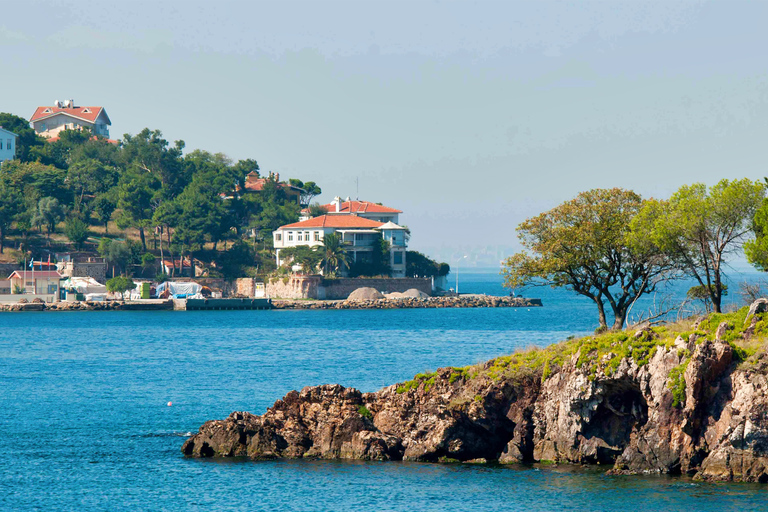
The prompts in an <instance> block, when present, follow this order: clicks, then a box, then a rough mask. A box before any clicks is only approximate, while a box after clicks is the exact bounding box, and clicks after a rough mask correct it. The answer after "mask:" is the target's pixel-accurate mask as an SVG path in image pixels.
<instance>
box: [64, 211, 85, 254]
mask: <svg viewBox="0 0 768 512" xmlns="http://www.w3.org/2000/svg"><path fill="white" fill-rule="evenodd" d="M64 234H65V235H67V238H69V241H70V242H72V245H74V246H75V249H77V250H80V249H82V248H83V245H84V244H85V241H86V240H88V225H87V224H86V223H85V222H83V221H82V220H80V219H78V218H77V217H74V218H71V219H69V220H68V221H67V224H66V225H65V226H64Z"/></svg>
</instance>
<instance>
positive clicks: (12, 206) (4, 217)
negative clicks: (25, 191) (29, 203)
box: [0, 177, 24, 254]
mask: <svg viewBox="0 0 768 512" xmlns="http://www.w3.org/2000/svg"><path fill="white" fill-rule="evenodd" d="M1 178H2V177H0V254H3V246H4V244H5V233H6V231H7V230H8V228H9V227H10V226H11V223H12V222H13V221H14V220H16V216H17V215H18V214H19V213H20V212H21V211H22V207H23V204H24V203H23V201H22V198H21V195H20V194H19V192H18V190H17V189H16V188H15V187H13V186H12V185H11V184H10V183H7V182H6V180H4V179H1Z"/></svg>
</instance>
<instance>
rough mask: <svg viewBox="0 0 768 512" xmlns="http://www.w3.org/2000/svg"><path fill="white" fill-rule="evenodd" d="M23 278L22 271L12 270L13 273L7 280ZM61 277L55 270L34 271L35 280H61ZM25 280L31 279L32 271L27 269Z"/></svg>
mask: <svg viewBox="0 0 768 512" xmlns="http://www.w3.org/2000/svg"><path fill="white" fill-rule="evenodd" d="M14 276H16V277H20V278H22V279H23V278H24V271H23V270H14V271H13V273H12V274H11V275H10V276H8V279H11V278H12V277H14ZM61 278H62V275H61V274H59V273H58V272H56V271H55V270H35V279H61ZM27 279H32V269H27Z"/></svg>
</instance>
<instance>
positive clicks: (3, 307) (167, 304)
mask: <svg viewBox="0 0 768 512" xmlns="http://www.w3.org/2000/svg"><path fill="white" fill-rule="evenodd" d="M161 309H173V301H172V300H167V301H161V300H153V301H144V302H140V301H135V302H125V301H121V300H110V301H75V302H21V301H19V302H16V303H6V304H0V312H2V311H138V310H161Z"/></svg>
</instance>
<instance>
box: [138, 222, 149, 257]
mask: <svg viewBox="0 0 768 512" xmlns="http://www.w3.org/2000/svg"><path fill="white" fill-rule="evenodd" d="M139 237H141V247H142V248H143V249H144V252H147V240H146V239H145V238H144V228H143V227H140V228H139Z"/></svg>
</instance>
